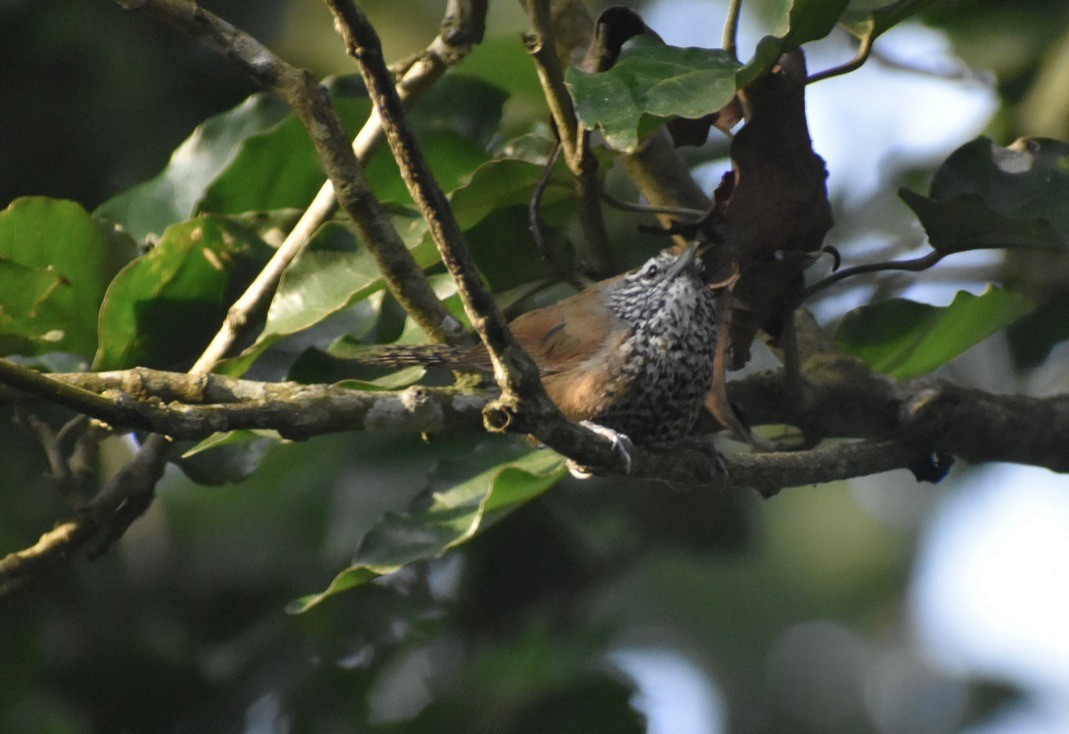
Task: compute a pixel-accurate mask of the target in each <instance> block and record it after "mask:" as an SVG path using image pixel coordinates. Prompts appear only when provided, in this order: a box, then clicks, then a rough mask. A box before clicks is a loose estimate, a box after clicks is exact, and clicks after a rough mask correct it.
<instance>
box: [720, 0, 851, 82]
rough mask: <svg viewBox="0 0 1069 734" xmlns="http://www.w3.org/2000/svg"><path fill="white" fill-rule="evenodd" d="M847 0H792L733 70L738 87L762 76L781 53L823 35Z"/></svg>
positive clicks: (831, 25) (829, 30) (837, 16)
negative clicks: (746, 58)
mask: <svg viewBox="0 0 1069 734" xmlns="http://www.w3.org/2000/svg"><path fill="white" fill-rule="evenodd" d="M848 3H849V0H792V1H790V2H788V3H787V4H786V5H785V7H784V9H783V12H782V13H781V14H780V17H779V20H778V22H777V23H776V24H775V25H774V26H773V27H774V28H775V30H774V31H773V32H772V33H771V34H770V35H767V36H765V37H764V38H762V39H761V40H760V42H758V44H757V50H756V51H755V52H754V57H753V58H752V59H751V60H750V61H749V62H748V63H747V64H746V65H745V66H744V67H742V68H741V69H739V71H738V74H736V84H737V85H738V87H739V88H740V89H741V88H742V87H744V86H746V85H747V84H749V83H750V82H752V81H754V80H755V79H758V78H759V77H762V76H764V75H765V74H767V73H768V71H769V70H770V69H771V68H772V67H773V66H775V64H776V60H777V59H779V57H780V55H781V54H784V53H786V52H788V51H793V50H794V49H796V48H799V47H800V46H802V45H803V44H805V43H809V42H810V41H817V40H819V39H821V38H824V37H825V36H827V35H828V34H829V33H831V31H832V29H834V28H835V25H836V24H837V23H838V22H839V18H840V17H841V16H842V15H843V11H845V10H846V6H847V5H848Z"/></svg>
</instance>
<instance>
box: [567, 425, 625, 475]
mask: <svg viewBox="0 0 1069 734" xmlns="http://www.w3.org/2000/svg"><path fill="white" fill-rule="evenodd" d="M579 425H581V426H584V427H586V428H589V429H590V430H591V431H593V432H594V433H596V434H598V435H599V436H604V437H605V438H607V439H609V440H610V441H612V449H613V451H615V452H616V453H617V455H619V457H620V459H621V460H622V461H623V462H624V474H630V473H631V449H632V448H633V446H634V444H632V443H631V439H630V438H628V437H627V436H626V435H625V434H623V433H620V432H619V431H614V430H612V429H611V428H607V427H606V426H603V425H601V424H600V423H595V422H594V421H580V422H579ZM568 472H569V473H570V474H571V475H572V476H573V477H575V478H576V479H589V478H590V477H591V476H593V472H591V471H590V469H588V468H587V467H585V466H580V465H579V464H577V463H575V462H574V461H572V460H571V459H568Z"/></svg>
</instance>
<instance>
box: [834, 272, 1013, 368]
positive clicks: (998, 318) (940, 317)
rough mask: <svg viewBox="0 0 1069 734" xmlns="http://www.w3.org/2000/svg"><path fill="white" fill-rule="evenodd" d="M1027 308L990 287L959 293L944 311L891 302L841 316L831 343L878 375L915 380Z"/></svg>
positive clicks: (900, 301)
mask: <svg viewBox="0 0 1069 734" xmlns="http://www.w3.org/2000/svg"><path fill="white" fill-rule="evenodd" d="M1032 308H1033V305H1032V303H1031V302H1030V301H1028V300H1027V299H1025V298H1023V297H1021V296H1019V295H1017V294H1015V293H1012V292H1010V291H1005V290H999V289H998V288H994V287H992V286H989V287H988V288H987V289H985V290H984V292H983V293H981V294H980V295H978V296H974V295H972V294H971V293H967V292H965V291H960V292H959V293H958V294H957V296H955V297H954V301H953V302H952V303H951V304H950V305H949V306H945V307H939V306H931V305H929V304H926V303H917V302H916V301H909V300H906V299H903V298H892V299H890V300H887V301H882V302H880V303H876V304H873V305H872V306H865V307H863V308H859V309H855V310H853V311H851V312H850V313H848V314H846V316H844V317H843V320H842V322H841V323H840V324H839V328H838V330H837V332H836V334H835V340H836V341H837V342H838V344H839V346H841V347H842V348H843V349H845V350H846V351H847V352H850V353H851V354H854V355H857V356H858V357H860V358H861V359H863V360H864V361H865V363H866V364H868V365H869V367H871V368H872V369H873V370H876V371H877V372H882V373H883V374H886V375H890V376H891V377H897V378H900V379H902V378H909V377H916V376H918V375H923V374H926V373H928V372H931V371H932V370H933V369H935V368H936V367H939V366H940V365H943V364H946V363H947V362H949V361H950V360H951V359H953V358H954V357H956V356H958V355H959V354H961V353H962V352H964V351H965V350H966V349H968V348H969V347H972V346H974V345H976V344H979V343H980V342H981V341H983V340H984V339H986V338H987V337H989V336H991V335H992V334H994V333H995V332H997V331H999V330H1001V329H1003V328H1005V327H1006V326H1008V325H1009V324H1011V323H1013V322H1014V321H1015V320H1017V319H1018V318H1020V317H1021V316H1023V315H1024V314H1026V313H1028V312H1029V311H1031V310H1032Z"/></svg>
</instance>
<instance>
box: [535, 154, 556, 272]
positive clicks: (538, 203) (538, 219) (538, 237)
mask: <svg viewBox="0 0 1069 734" xmlns="http://www.w3.org/2000/svg"><path fill="white" fill-rule="evenodd" d="M560 153H561V144H560V141H559V140H558V141H557V144H556V145H554V146H553V152H552V153H550V154H549V159H548V160H547V161H546V165H545V166H544V167H543V168H542V175H541V176H539V177H538V182H537V183H536V184H535V187H534V191H533V192H532V193H531V203H530V204H528V205H527V228H528V229H529V230H530V231H531V237H532V238H533V239H534V243H535V247H537V248H538V251H539V252H540V253H542V259H543V260H547V261H548V260H550V256H549V248H548V247H547V246H546V239H545V237H543V236H542V197H543V195H545V193H546V188H547V187H548V186H549V180H550V179H551V178H552V177H553V169H554V168H555V167H556V165H557V161H558V160H560Z"/></svg>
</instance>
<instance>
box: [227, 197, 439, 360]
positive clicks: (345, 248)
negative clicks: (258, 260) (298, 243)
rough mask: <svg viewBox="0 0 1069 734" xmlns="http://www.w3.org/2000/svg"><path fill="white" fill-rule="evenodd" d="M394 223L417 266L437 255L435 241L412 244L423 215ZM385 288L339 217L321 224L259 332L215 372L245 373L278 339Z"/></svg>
mask: <svg viewBox="0 0 1069 734" xmlns="http://www.w3.org/2000/svg"><path fill="white" fill-rule="evenodd" d="M395 224H397V226H398V231H399V232H400V233H401V236H402V237H403V238H404V240H405V242H406V244H408V245H409V247H411V248H412V254H413V255H414V256H415V258H416V262H417V263H418V264H419V265H420V267H428V266H429V265H431V264H432V263H434V262H435V261H436V260H437V258H438V252H437V250H435V249H434V246H433V245H429V246H427V245H424V246H414V247H413V245H414V244H415V243H420V242H422V241H423V235H424V233H425V232H426V227H427V225H426V223H425V222H424V221H423V220H422V219H411V220H408V219H403V218H396V219H395ZM383 287H384V281H383V278H382V274H381V273H380V272H379V269H378V266H377V265H376V264H375V259H374V258H373V257H372V256H371V253H370V252H368V250H367V249H366V248H365V247H363V246H362V245H361V244H360V243H359V242H358V241H357V238H356V236H355V235H354V234H353V233H352V232H351V231H350V229H349V228H348V226H347V225H345V224H343V223H341V222H328V223H326V224H324V225H323V226H322V227H320V228H319V230H318V231H317V232H316V234H315V236H314V237H313V238H312V241H311V242H310V243H309V244H308V246H307V247H305V248H304V249H303V250H302V251H301V253H300V254H299V255H298V256H297V258H296V259H295V260H294V261H293V263H292V264H291V265H290V267H289V268H287V270H286V272H285V273H283V275H282V280H281V281H280V282H279V286H278V290H277V291H275V296H274V298H273V299H272V301H271V306H270V307H269V309H268V312H267V322H266V324H265V325H264V329H263V331H262V332H261V333H260V335H259V337H257V339H256V341H255V342H254V343H253V345H252V346H250V347H249V348H248V349H246V350H245V351H244V352H242V353H241V355H239V356H238V357H235V358H233V359H229V360H226V361H225V362H223V363H222V364H221V365H220V367H219V369H218V370H217V371H219V372H221V373H223V374H228V375H235V376H236V375H240V374H243V373H244V372H245V370H247V369H248V368H249V367H250V366H251V365H252V363H253V362H255V361H256V359H257V358H259V356H260V355H261V354H263V353H264V352H265V351H267V349H268V348H270V347H271V346H272V345H273V344H275V343H277V342H278V341H279V340H280V339H283V338H284V337H287V336H290V335H291V334H296V333H297V332H300V331H304V330H305V329H308V328H311V327H312V326H315V325H316V324H319V323H321V322H322V321H324V320H325V319H327V318H329V317H331V316H333V315H335V314H337V313H339V312H340V311H342V310H344V309H346V308H348V307H350V306H352V305H353V304H355V303H357V302H358V301H360V300H363V299H365V298H367V297H368V296H369V295H371V294H372V293H374V292H375V291H378V290H379V289H381V288H383Z"/></svg>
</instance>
